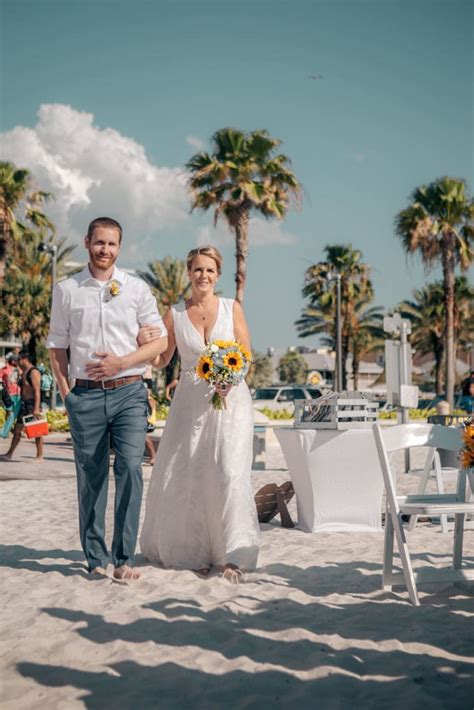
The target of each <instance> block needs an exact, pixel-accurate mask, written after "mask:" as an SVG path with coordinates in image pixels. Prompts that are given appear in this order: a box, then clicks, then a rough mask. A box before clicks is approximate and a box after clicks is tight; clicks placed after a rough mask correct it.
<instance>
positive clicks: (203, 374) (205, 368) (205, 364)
mask: <svg viewBox="0 0 474 710" xmlns="http://www.w3.org/2000/svg"><path fill="white" fill-rule="evenodd" d="M212 364H213V363H212V359H211V358H210V357H208V356H207V355H204V356H203V357H202V358H200V360H199V362H198V364H197V365H196V374H197V376H198V377H200V378H201V380H208V379H209V378H210V376H211V375H212Z"/></svg>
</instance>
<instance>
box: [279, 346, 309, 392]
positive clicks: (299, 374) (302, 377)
mask: <svg viewBox="0 0 474 710" xmlns="http://www.w3.org/2000/svg"><path fill="white" fill-rule="evenodd" d="M307 370H308V364H307V362H306V360H305V359H304V357H303V356H302V355H300V353H298V352H296V351H295V350H288V352H287V353H285V354H284V355H283V356H282V357H281V358H280V361H279V363H278V376H279V378H280V382H283V384H291V383H292V382H306V372H307Z"/></svg>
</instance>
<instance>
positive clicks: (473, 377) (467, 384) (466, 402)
mask: <svg viewBox="0 0 474 710" xmlns="http://www.w3.org/2000/svg"><path fill="white" fill-rule="evenodd" d="M457 406H458V407H459V409H464V411H465V412H467V413H468V414H472V413H473V412H474V373H473V372H471V374H470V376H469V377H467V378H466V379H465V380H464V382H463V383H462V394H461V397H460V399H459V401H458V402H457Z"/></svg>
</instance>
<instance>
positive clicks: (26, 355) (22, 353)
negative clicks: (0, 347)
mask: <svg viewBox="0 0 474 710" xmlns="http://www.w3.org/2000/svg"><path fill="white" fill-rule="evenodd" d="M23 358H25V359H26V360H30V361H31V356H30V351H29V350H26V349H24V350H20V352H19V353H18V360H22V359H23Z"/></svg>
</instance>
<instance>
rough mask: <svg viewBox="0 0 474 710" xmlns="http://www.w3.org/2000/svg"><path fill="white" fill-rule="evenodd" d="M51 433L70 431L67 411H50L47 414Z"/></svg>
mask: <svg viewBox="0 0 474 710" xmlns="http://www.w3.org/2000/svg"><path fill="white" fill-rule="evenodd" d="M46 419H47V420H48V424H49V430H50V431H69V430H70V427H69V419H68V418H67V412H66V410H65V409H54V410H51V409H48V411H47V412H46Z"/></svg>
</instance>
